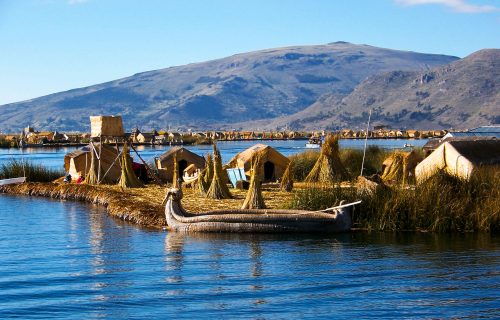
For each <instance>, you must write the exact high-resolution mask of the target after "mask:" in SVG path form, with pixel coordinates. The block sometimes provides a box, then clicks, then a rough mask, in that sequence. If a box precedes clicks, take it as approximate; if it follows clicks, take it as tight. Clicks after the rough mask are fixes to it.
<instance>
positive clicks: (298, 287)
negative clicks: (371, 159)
mask: <svg viewBox="0 0 500 320" xmlns="http://www.w3.org/2000/svg"><path fill="white" fill-rule="evenodd" d="M216 317H218V318H225V319H232V318H252V319H274V318H278V319H290V318H293V319H307V318H324V319H326V318H329V319H332V318H333V319H337V318H344V319H358V318H376V319H378V318H398V319H399V318H490V319H494V318H496V319H498V318H500V238H499V237H498V236H495V235H489V234H480V235H478V234H465V235H461V234H458V235H436V234H425V233H424V234H422V233H348V234H341V235H300V236H298V235H281V236H276V235H212V236H209V235H182V234H175V233H167V232H161V231H152V230H146V229H141V228H138V227H136V226H134V225H130V224H127V223H124V222H121V221H118V220H114V219H112V218H110V217H109V216H107V215H106V214H105V212H104V210H103V209H102V208H100V207H96V206H93V205H87V204H82V203H77V202H69V201H56V200H49V199H44V198H29V197H21V196H9V195H0V318H1V319H7V318H21V319H28V318H39V319H46V318H59V319H65V318H71V319H97V318H114V319H147V318H164V319H166V318H176V319H177V318H191V319H192V318H216Z"/></svg>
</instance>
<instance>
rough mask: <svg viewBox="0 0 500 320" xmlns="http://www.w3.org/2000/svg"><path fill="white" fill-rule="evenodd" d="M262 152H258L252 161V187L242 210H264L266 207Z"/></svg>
mask: <svg viewBox="0 0 500 320" xmlns="http://www.w3.org/2000/svg"><path fill="white" fill-rule="evenodd" d="M262 156H263V155H262V152H258V153H256V154H255V155H254V157H253V159H252V162H253V163H252V173H251V176H250V186H249V187H248V192H247V196H246V198H245V201H244V202H243V205H242V206H241V209H264V208H265V207H266V205H265V203H264V198H263V197H262V188H261V184H262V177H261V173H260V172H261V167H262Z"/></svg>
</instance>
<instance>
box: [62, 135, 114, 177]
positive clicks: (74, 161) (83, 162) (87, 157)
mask: <svg viewBox="0 0 500 320" xmlns="http://www.w3.org/2000/svg"><path fill="white" fill-rule="evenodd" d="M94 147H95V148H96V150H97V152H98V153H99V150H101V151H100V152H101V168H102V170H103V171H104V172H106V171H108V169H109V168H110V167H111V166H113V167H112V168H111V169H110V170H109V173H108V175H107V176H106V178H107V179H106V180H107V181H108V182H116V181H117V180H118V179H119V178H120V175H121V167H120V161H115V159H116V157H117V156H118V151H117V150H116V148H115V147H113V146H111V145H107V144H103V145H102V148H100V143H94ZM90 150H92V146H91V145H90V144H89V145H86V146H84V147H83V148H81V149H78V150H75V151H73V152H69V153H67V154H66V155H65V156H64V169H65V171H66V172H70V174H71V175H72V176H74V178H76V177H77V176H76V175H77V173H82V174H84V175H86V174H87V172H88V170H89V169H90V162H91V154H90ZM114 161H115V163H114V164H113V162H114Z"/></svg>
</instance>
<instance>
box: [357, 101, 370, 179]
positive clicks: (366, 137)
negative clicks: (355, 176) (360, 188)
mask: <svg viewBox="0 0 500 320" xmlns="http://www.w3.org/2000/svg"><path fill="white" fill-rule="evenodd" d="M371 117H372V109H370V114H369V115H368V125H367V126H366V136H365V147H364V148H363V161H362V162H361V174H360V175H361V176H363V169H364V168H365V155H366V144H367V143H368V129H369V128H370V119H371Z"/></svg>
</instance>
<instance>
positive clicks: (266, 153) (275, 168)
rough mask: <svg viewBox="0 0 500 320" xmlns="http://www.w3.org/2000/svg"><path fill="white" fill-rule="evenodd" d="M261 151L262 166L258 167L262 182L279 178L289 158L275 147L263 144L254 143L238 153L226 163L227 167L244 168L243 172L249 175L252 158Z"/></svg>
mask: <svg viewBox="0 0 500 320" xmlns="http://www.w3.org/2000/svg"><path fill="white" fill-rule="evenodd" d="M259 152H260V153H261V157H262V159H261V160H262V166H261V167H260V173H259V174H260V176H261V177H262V179H263V181H264V182H269V181H276V180H277V179H281V177H282V176H283V173H284V172H285V170H286V168H287V167H288V164H289V163H290V160H289V159H288V158H287V157H285V156H284V155H282V154H281V153H279V152H278V151H276V149H274V148H272V147H270V146H268V145H265V144H260V143H259V144H256V145H254V146H252V147H250V148H248V149H246V150H245V151H243V152H240V153H238V154H237V155H236V156H234V157H233V158H232V159H231V160H230V161H229V162H228V163H227V165H226V166H227V167H230V168H244V169H245V173H246V174H247V175H249V176H250V169H251V168H252V158H253V157H254V156H255V155H256V154H257V153H259Z"/></svg>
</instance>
